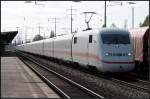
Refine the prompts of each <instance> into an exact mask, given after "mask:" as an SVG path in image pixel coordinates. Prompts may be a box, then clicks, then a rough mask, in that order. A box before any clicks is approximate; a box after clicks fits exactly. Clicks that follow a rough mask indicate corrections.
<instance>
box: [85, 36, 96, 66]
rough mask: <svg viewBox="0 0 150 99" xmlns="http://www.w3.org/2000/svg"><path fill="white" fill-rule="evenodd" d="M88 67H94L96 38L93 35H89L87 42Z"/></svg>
mask: <svg viewBox="0 0 150 99" xmlns="http://www.w3.org/2000/svg"><path fill="white" fill-rule="evenodd" d="M87 48H88V52H87V53H88V55H87V56H88V57H87V61H88V65H94V64H95V63H94V61H95V59H94V55H95V53H96V36H95V35H89V41H88V47H87Z"/></svg>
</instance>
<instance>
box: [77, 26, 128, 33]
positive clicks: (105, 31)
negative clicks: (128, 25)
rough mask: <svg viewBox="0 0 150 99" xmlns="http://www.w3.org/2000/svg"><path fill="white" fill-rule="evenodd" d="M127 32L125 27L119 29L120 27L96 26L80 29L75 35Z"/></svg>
mask: <svg viewBox="0 0 150 99" xmlns="http://www.w3.org/2000/svg"><path fill="white" fill-rule="evenodd" d="M112 32H115V33H129V32H128V30H127V29H120V28H112V27H111V28H97V29H93V30H88V31H82V32H78V33H77V35H85V34H87V35H88V34H94V35H96V34H101V33H105V34H106V33H108V34H110V33H112Z"/></svg>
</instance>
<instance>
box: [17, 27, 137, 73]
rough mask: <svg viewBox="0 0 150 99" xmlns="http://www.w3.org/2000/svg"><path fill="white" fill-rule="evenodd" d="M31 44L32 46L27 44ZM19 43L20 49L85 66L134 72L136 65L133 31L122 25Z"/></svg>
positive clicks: (102, 69) (107, 70)
mask: <svg viewBox="0 0 150 99" xmlns="http://www.w3.org/2000/svg"><path fill="white" fill-rule="evenodd" d="M30 45H31V47H30V48H26V47H29V46H30ZM18 47H20V46H18ZM18 47H17V49H18V50H22V51H26V52H30V53H34V54H39V55H44V56H47V57H53V58H57V59H60V60H63V61H69V62H72V63H78V64H80V65H81V66H84V67H96V68H97V69H98V70H99V71H102V72H111V73H112V72H130V71H132V70H133V69H134V50H133V44H132V41H131V39H130V33H129V32H128V31H126V30H121V29H107V28H104V29H95V30H89V31H81V32H79V33H75V34H68V35H62V36H57V37H53V38H49V39H46V40H40V41H37V42H33V43H31V44H26V45H24V47H21V48H18ZM36 50H38V51H36Z"/></svg>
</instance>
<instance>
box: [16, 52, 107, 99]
mask: <svg viewBox="0 0 150 99" xmlns="http://www.w3.org/2000/svg"><path fill="white" fill-rule="evenodd" d="M17 54H18V55H19V58H20V59H21V60H22V61H23V62H24V63H25V64H26V65H27V66H29V68H31V69H32V70H33V71H34V72H35V73H36V74H37V75H38V76H40V77H41V79H43V80H44V81H45V82H46V83H47V84H48V85H49V86H51V87H52V88H53V89H54V90H55V91H56V92H57V93H58V94H59V95H60V96H61V97H63V98H104V97H103V96H101V95H99V94H97V93H95V92H93V91H91V90H89V89H87V88H86V87H84V86H82V85H80V84H78V83H76V82H74V81H72V80H70V79H68V78H66V77H64V76H63V75H61V74H59V73H57V72H55V71H53V70H50V69H49V68H47V67H45V66H44V65H42V64H41V63H40V61H39V62H37V61H36V60H34V59H33V58H31V57H27V56H26V55H25V54H23V53H17Z"/></svg>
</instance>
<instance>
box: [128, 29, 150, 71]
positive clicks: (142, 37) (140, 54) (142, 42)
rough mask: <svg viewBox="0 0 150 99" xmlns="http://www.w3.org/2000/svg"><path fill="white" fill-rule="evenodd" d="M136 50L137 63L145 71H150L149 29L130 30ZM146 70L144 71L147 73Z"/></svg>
mask: <svg viewBox="0 0 150 99" xmlns="http://www.w3.org/2000/svg"><path fill="white" fill-rule="evenodd" d="M129 32H130V33H131V38H132V41H133V44H134V50H135V62H136V65H137V67H138V68H139V66H140V68H139V69H141V71H143V69H145V70H149V69H148V64H149V63H148V47H149V39H150V38H149V27H140V28H134V29H129ZM145 70H144V71H145Z"/></svg>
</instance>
